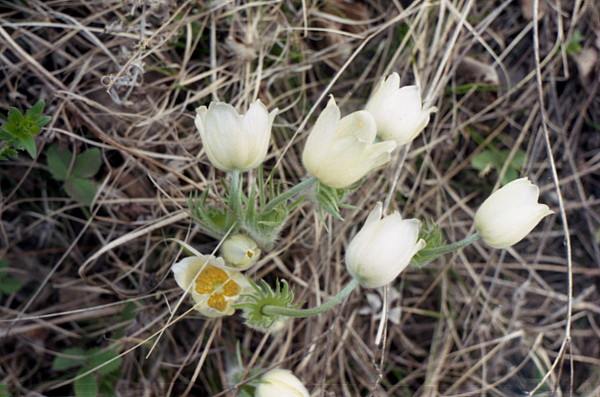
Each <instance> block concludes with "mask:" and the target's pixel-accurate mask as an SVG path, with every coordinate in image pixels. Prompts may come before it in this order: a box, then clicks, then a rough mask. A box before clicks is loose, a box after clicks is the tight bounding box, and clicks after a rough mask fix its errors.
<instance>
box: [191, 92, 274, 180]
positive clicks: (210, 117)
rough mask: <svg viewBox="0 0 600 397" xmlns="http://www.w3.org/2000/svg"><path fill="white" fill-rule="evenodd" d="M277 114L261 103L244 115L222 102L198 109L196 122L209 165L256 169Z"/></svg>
mask: <svg viewBox="0 0 600 397" xmlns="http://www.w3.org/2000/svg"><path fill="white" fill-rule="evenodd" d="M276 114H277V109H275V110H273V111H272V112H271V113H269V112H268V111H267V108H266V107H265V105H263V104H262V102H261V101H260V100H256V101H255V102H254V103H253V104H252V105H250V108H249V109H248V111H247V112H246V114H244V115H243V116H242V115H240V114H239V113H238V112H237V110H235V108H234V107H233V106H231V105H229V104H227V103H223V102H211V103H210V105H209V106H208V109H207V108H206V106H200V107H199V108H198V109H196V120H195V123H196V128H198V131H199V132H200V137H201V138H202V143H203V145H204V149H205V151H206V155H207V156H208V159H209V160H210V162H211V163H212V164H213V165H214V166H215V167H217V168H218V169H220V170H222V171H234V170H237V171H247V170H250V169H253V168H256V167H258V166H259V165H260V164H261V163H262V162H263V161H264V159H265V157H266V155H267V149H268V148H269V140H270V138H271V126H272V125H273V119H274V118H275V115H276Z"/></svg>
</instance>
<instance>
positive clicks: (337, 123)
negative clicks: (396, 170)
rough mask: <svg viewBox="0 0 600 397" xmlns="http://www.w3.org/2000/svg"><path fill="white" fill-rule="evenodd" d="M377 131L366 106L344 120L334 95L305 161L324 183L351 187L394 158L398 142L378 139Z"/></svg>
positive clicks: (315, 130)
mask: <svg viewBox="0 0 600 397" xmlns="http://www.w3.org/2000/svg"><path fill="white" fill-rule="evenodd" d="M376 134H377V129H376V126H375V121H374V120H373V117H372V116H371V115H370V114H369V113H368V112H366V111H364V110H362V111H358V112H354V113H351V114H349V115H348V116H346V117H344V118H342V119H341V120H340V109H339V108H338V107H337V105H336V104H335V100H334V99H333V97H332V98H331V99H330V100H329V102H328V103H327V107H326V108H325V110H323V112H321V114H320V115H319V118H318V119H317V122H316V123H315V125H314V127H313V129H312V131H311V132H310V134H309V136H308V139H307V141H306V145H305V146H304V152H303V154H302V162H303V163H304V166H305V167H306V169H307V170H308V172H309V173H310V174H311V175H313V176H314V177H316V178H317V179H319V181H321V182H322V183H323V184H325V185H327V186H330V187H333V188H337V189H340V188H345V187H348V186H350V185H352V184H353V183H355V182H356V181H358V180H359V179H360V178H362V177H363V176H365V174H367V173H368V172H369V171H371V170H373V169H375V168H378V167H380V166H382V165H384V164H385V163H387V162H388V161H389V160H390V153H391V152H392V151H393V150H394V148H395V147H396V143H395V142H392V141H389V142H380V143H374V141H375V137H376Z"/></svg>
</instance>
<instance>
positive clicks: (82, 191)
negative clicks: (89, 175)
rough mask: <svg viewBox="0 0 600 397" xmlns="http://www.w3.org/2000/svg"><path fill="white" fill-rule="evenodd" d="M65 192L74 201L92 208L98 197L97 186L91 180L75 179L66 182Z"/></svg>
mask: <svg viewBox="0 0 600 397" xmlns="http://www.w3.org/2000/svg"><path fill="white" fill-rule="evenodd" d="M65 190H66V191H67V194H68V195H69V196H70V197H71V198H72V199H73V200H76V201H78V202H80V203H81V204H85V205H87V206H91V205H92V201H94V197H95V196H96V190H97V185H96V183H95V182H94V181H91V180H89V179H83V178H74V177H73V178H69V179H67V180H66V181H65Z"/></svg>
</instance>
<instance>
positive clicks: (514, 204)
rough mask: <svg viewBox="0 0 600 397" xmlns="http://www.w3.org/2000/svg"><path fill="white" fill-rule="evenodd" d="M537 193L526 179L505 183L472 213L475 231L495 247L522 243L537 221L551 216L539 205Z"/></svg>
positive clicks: (547, 210) (536, 188) (544, 206)
mask: <svg viewBox="0 0 600 397" xmlns="http://www.w3.org/2000/svg"><path fill="white" fill-rule="evenodd" d="M539 195H540V191H539V189H538V187H537V186H536V185H534V184H533V183H531V182H530V181H529V179H528V178H520V179H516V180H514V181H512V182H510V183H507V184H506V185H504V186H503V187H501V188H500V189H498V190H497V191H495V192H494V193H492V194H491V195H490V197H488V198H487V199H486V200H485V201H484V202H483V204H481V207H479V209H478V210H477V212H476V213H475V229H476V230H477V233H479V235H480V236H481V238H482V239H483V241H485V243H486V244H488V245H489V246H491V247H494V248H508V247H510V246H511V245H513V244H516V243H518V242H519V241H521V240H522V239H523V238H525V236H527V234H529V232H531V231H532V230H533V228H534V227H535V226H536V225H537V224H538V223H540V221H541V220H542V219H543V218H544V217H545V216H547V215H550V214H552V213H553V211H552V210H550V208H548V206H547V205H545V204H539V203H538V197H539Z"/></svg>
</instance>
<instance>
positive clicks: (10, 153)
mask: <svg viewBox="0 0 600 397" xmlns="http://www.w3.org/2000/svg"><path fill="white" fill-rule="evenodd" d="M16 155H17V151H16V150H15V148H14V147H13V146H11V145H9V144H4V145H3V146H2V147H0V160H6V159H9V158H11V157H15V156H16Z"/></svg>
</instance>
